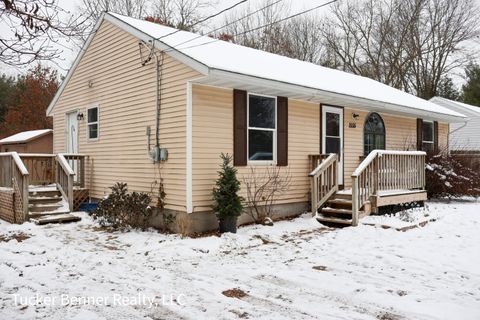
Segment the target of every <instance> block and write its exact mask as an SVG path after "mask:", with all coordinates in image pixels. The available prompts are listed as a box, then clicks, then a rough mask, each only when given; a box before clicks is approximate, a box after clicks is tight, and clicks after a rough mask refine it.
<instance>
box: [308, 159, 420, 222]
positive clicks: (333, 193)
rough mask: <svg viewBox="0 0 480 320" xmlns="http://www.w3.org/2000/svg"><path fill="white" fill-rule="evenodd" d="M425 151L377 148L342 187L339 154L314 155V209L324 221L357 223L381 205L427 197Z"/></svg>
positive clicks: (310, 175)
mask: <svg viewBox="0 0 480 320" xmlns="http://www.w3.org/2000/svg"><path fill="white" fill-rule="evenodd" d="M425 156H426V153H425V152H423V151H388V150H373V151H372V152H370V154H369V155H368V156H367V157H366V158H365V159H364V160H363V161H362V162H361V163H360V165H359V166H358V167H357V168H356V169H355V171H354V172H353V173H352V175H351V189H345V190H340V186H339V179H338V155H337V154H336V153H334V154H328V155H310V156H309V158H310V168H311V170H312V171H311V172H310V174H309V177H310V183H311V208H312V212H313V213H314V214H315V216H316V219H317V220H318V221H319V222H321V223H332V224H343V225H352V226H357V225H358V222H359V219H361V218H363V217H365V216H368V215H370V214H371V213H378V210H379V208H380V207H384V206H390V205H398V204H404V203H412V202H421V201H425V200H427V192H426V190H425Z"/></svg>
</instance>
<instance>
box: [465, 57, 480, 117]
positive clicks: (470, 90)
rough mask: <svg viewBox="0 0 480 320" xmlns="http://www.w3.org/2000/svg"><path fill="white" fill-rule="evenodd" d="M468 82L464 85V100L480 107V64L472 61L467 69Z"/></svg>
mask: <svg viewBox="0 0 480 320" xmlns="http://www.w3.org/2000/svg"><path fill="white" fill-rule="evenodd" d="M465 74H466V76H467V83H466V84H465V85H463V88H462V89H463V101H464V102H465V103H468V104H471V105H474V106H479V107H480V65H478V64H474V63H471V64H470V65H469V66H468V67H467V68H466V69H465Z"/></svg>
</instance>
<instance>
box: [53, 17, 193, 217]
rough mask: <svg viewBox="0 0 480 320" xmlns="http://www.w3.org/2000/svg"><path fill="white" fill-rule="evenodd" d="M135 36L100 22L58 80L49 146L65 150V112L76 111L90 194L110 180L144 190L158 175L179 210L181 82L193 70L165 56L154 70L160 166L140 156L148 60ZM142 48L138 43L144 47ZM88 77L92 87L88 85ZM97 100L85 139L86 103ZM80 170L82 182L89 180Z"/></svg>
mask: <svg viewBox="0 0 480 320" xmlns="http://www.w3.org/2000/svg"><path fill="white" fill-rule="evenodd" d="M138 42H139V41H138V39H136V38H135V37H133V36H131V35H130V34H128V33H126V32H124V31H122V30H120V29H118V28H117V27H115V26H114V25H112V24H110V23H108V22H103V24H102V26H101V27H100V28H99V30H98V31H97V33H96V35H95V37H94V39H93V41H92V42H91V44H90V46H89V48H88V49H87V51H86V53H85V55H84V56H83V58H82V60H81V62H80V63H79V65H78V67H77V69H76V70H75V72H74V74H73V76H72V77H71V79H70V81H69V83H68V84H67V85H66V87H65V90H64V92H63V93H62V95H61V97H60V99H59V100H58V102H57V104H56V105H55V108H54V110H53V113H54V117H53V118H54V130H55V134H54V151H55V152H64V151H65V141H66V138H65V129H66V128H65V114H66V112H68V111H73V110H79V112H82V113H83V114H84V115H85V119H84V120H82V121H80V122H79V152H80V153H84V154H86V155H88V156H90V158H91V159H93V175H92V176H93V181H92V184H91V185H92V190H91V191H90V192H91V195H92V196H93V197H97V198H100V197H102V196H104V195H105V194H108V193H109V191H110V190H109V189H108V188H109V187H110V186H112V185H113V184H114V183H115V182H117V181H122V182H127V183H128V185H129V189H130V190H135V191H144V192H150V191H151V185H152V182H154V181H159V180H160V177H162V178H163V179H164V185H165V192H166V194H167V196H166V203H167V206H166V208H168V209H172V210H181V211H185V201H186V191H185V190H186V184H185V181H186V169H185V167H186V89H187V86H186V81H187V80H189V79H191V78H194V77H197V76H199V74H198V73H197V72H196V71H194V70H192V69H191V68H189V67H187V66H186V65H184V64H182V63H180V62H178V61H177V60H174V59H173V58H171V57H169V56H168V55H165V59H164V63H163V68H162V70H163V71H162V72H163V77H162V96H161V98H162V104H161V115H160V145H161V147H164V148H167V149H168V152H169V159H168V161H167V162H165V163H164V164H162V165H161V167H160V166H159V165H157V164H153V163H152V161H151V160H150V159H149V157H148V150H147V136H146V128H147V126H150V128H151V134H150V146H151V147H153V145H154V140H155V134H154V133H155V109H156V101H155V97H156V86H155V81H156V72H155V62H154V61H155V60H154V59H152V61H151V62H149V63H148V64H147V65H146V66H144V67H142V66H141V64H140V56H139V46H138ZM144 53H145V50H144ZM89 82H91V83H92V87H91V88H89ZM94 105H98V106H99V138H98V140H97V141H88V140H87V133H86V124H87V119H86V117H87V108H88V107H91V106H94ZM89 176H90V175H89V172H87V186H90V182H89V181H88V179H89Z"/></svg>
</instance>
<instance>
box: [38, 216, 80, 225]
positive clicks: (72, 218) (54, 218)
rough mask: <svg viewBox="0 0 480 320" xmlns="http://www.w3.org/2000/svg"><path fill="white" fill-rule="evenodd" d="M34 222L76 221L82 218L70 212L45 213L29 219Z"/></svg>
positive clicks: (40, 223)
mask: <svg viewBox="0 0 480 320" xmlns="http://www.w3.org/2000/svg"><path fill="white" fill-rule="evenodd" d="M31 220H32V221H33V222H34V223H35V224H39V225H42V224H47V223H65V222H76V221H80V220H82V218H80V217H77V216H74V215H73V214H71V213H63V214H54V215H47V216H41V217H37V218H33V219H31Z"/></svg>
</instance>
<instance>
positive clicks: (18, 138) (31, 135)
mask: <svg viewBox="0 0 480 320" xmlns="http://www.w3.org/2000/svg"><path fill="white" fill-rule="evenodd" d="M49 132H53V130H52V129H41V130H31V131H23V132H19V133H17V134H14V135H12V136H9V137H6V138H3V139H2V140H0V144H6V143H23V142H28V141H30V140H32V139H35V138H38V137H41V136H43V135H45V134H47V133H49Z"/></svg>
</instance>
